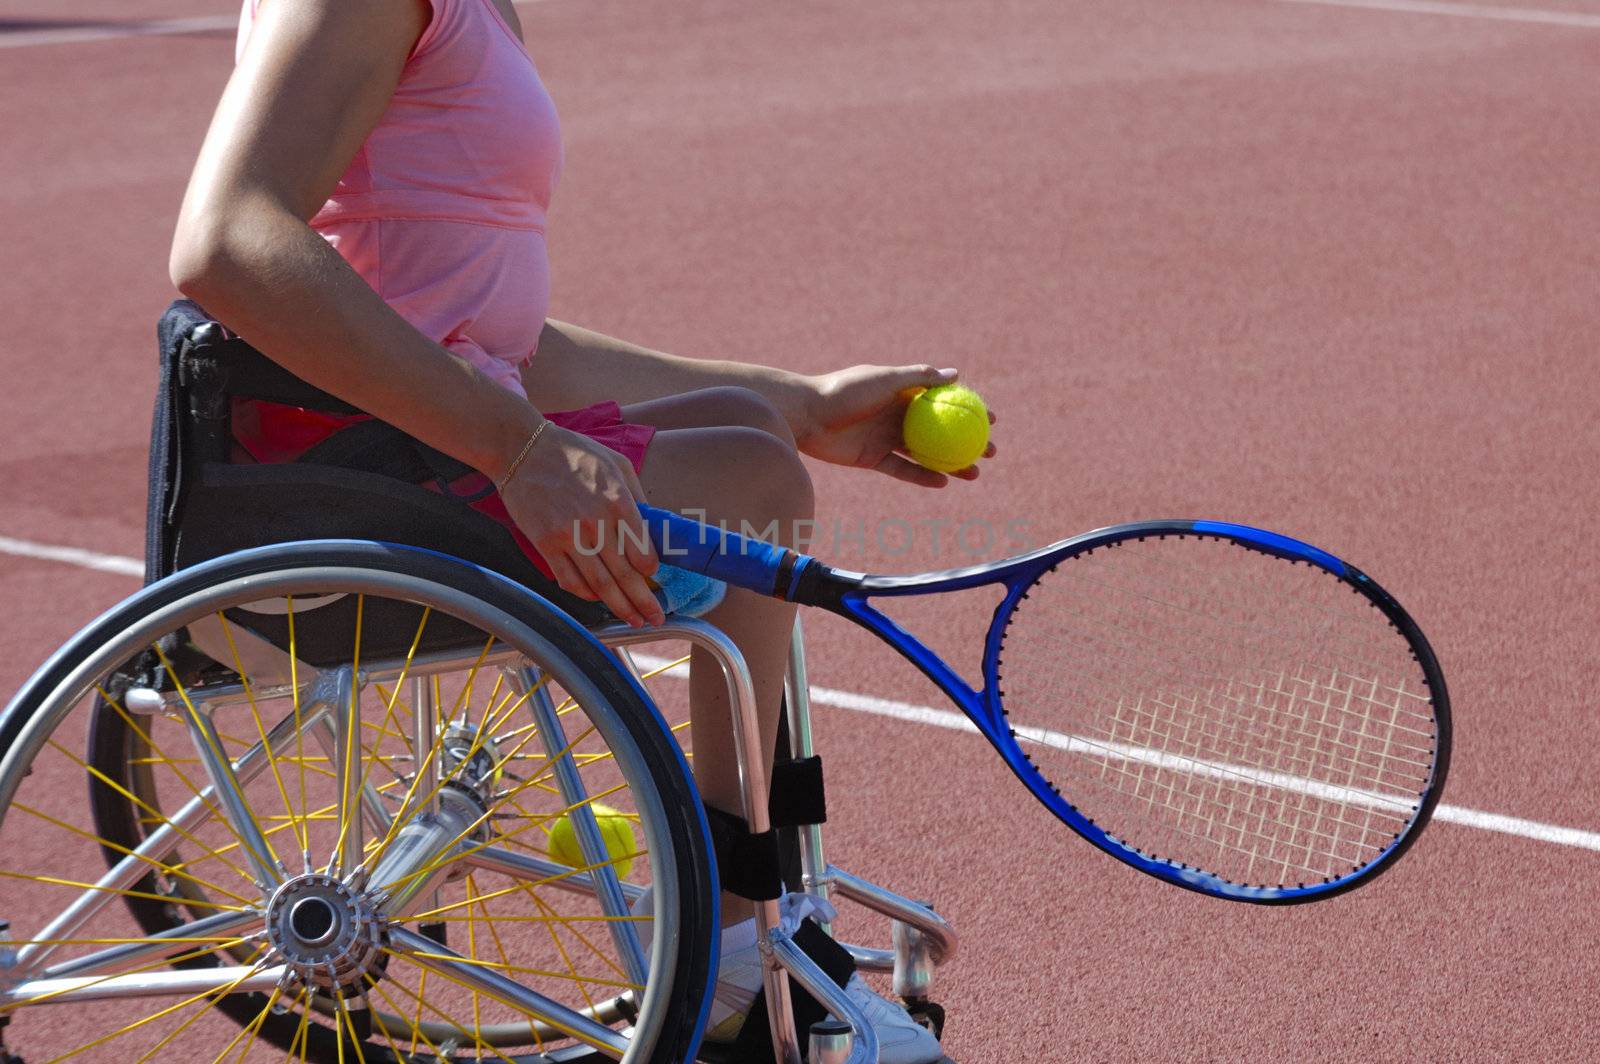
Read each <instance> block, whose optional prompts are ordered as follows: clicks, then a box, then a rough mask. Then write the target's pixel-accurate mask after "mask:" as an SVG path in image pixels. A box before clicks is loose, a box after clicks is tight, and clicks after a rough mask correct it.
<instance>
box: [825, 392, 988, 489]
mask: <svg viewBox="0 0 1600 1064" xmlns="http://www.w3.org/2000/svg"><path fill="white" fill-rule="evenodd" d="M956 376H957V372H956V371H955V370H953V369H935V368H933V367H932V366H852V367H850V368H849V369H841V370H837V371H835V372H833V373H824V374H821V375H819V376H816V377H809V378H807V379H806V383H807V385H808V386H809V388H808V390H809V391H810V392H811V394H810V395H809V396H808V397H807V402H806V404H805V409H806V414H805V418H804V423H803V424H800V425H796V426H795V441H796V443H797V445H798V446H799V448H800V450H801V451H803V452H804V453H806V454H808V455H810V456H811V457H812V458H816V459H820V460H821V461H824V462H832V463H833V464H835V465H842V466H851V467H854V468H857V469H876V470H878V471H879V472H880V473H887V474H888V475H889V476H892V477H894V478H895V479H897V480H904V481H906V482H907V483H909V484H920V485H922V486H923V487H928V488H941V487H943V486H944V485H945V483H946V481H947V480H948V479H949V477H947V476H946V475H945V474H943V473H936V472H934V471H933V470H931V469H925V468H923V467H922V466H920V465H918V464H917V463H916V462H913V461H912V460H911V459H910V458H907V457H905V441H904V440H903V439H902V435H901V424H902V422H903V421H904V420H905V411H906V404H907V403H908V402H910V401H911V397H912V396H913V395H915V394H916V389H919V388H931V387H933V386H934V385H935V384H949V383H950V382H951V381H954V380H955V379H956ZM989 423H990V424H993V423H994V413H993V412H992V411H991V412H990V414H989ZM983 456H984V457H985V458H992V457H993V456H994V445H993V444H990V445H989V447H988V449H987V450H985V451H984V453H983ZM950 476H954V477H958V478H960V479H962V480H976V479H977V476H978V467H977V466H975V465H974V466H968V467H967V468H966V469H963V470H961V471H960V472H957V473H952V474H950Z"/></svg>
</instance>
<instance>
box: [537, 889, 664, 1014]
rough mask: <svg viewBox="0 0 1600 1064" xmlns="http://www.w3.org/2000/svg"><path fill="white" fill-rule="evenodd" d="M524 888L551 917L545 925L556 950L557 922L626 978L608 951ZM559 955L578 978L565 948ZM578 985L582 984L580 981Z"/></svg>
mask: <svg viewBox="0 0 1600 1064" xmlns="http://www.w3.org/2000/svg"><path fill="white" fill-rule="evenodd" d="M524 890H525V891H526V892H527V895H528V898H529V900H531V901H532V902H533V904H534V905H536V906H538V907H539V909H540V911H542V912H544V913H547V914H548V915H549V916H550V917H551V919H552V921H553V922H552V923H549V924H546V925H545V926H546V927H548V928H549V930H550V938H551V939H552V940H553V941H555V943H556V948H557V949H558V950H559V949H561V941H560V939H559V938H558V937H557V935H556V924H558V923H559V924H560V925H561V926H562V927H565V928H566V930H567V933H568V934H569V935H571V936H572V937H573V938H576V939H577V940H578V941H579V942H581V943H583V946H584V948H585V949H587V950H588V951H589V952H590V953H593V954H594V955H595V956H596V957H597V958H599V960H600V962H601V963H602V964H604V965H605V966H606V967H607V968H610V969H611V970H612V971H614V972H616V973H617V976H618V978H621V979H627V978H628V973H627V972H625V971H623V970H622V967H621V965H619V964H617V962H616V961H615V960H613V959H612V958H611V955H610V954H609V953H607V952H606V951H605V950H602V949H600V948H599V947H598V946H596V945H595V944H594V943H593V942H591V941H590V940H589V936H587V935H585V934H584V933H583V932H582V931H580V930H578V929H577V928H576V927H573V926H572V925H571V924H569V923H568V922H567V921H566V920H565V919H564V918H563V917H562V916H561V914H560V913H558V912H556V910H555V909H554V908H553V907H552V906H551V905H550V903H549V902H547V901H545V900H544V899H543V898H541V897H539V895H538V894H537V893H536V892H535V891H534V890H533V888H531V887H525V888H524ZM561 957H562V959H563V960H566V961H567V967H569V968H572V975H573V978H578V969H577V968H576V967H574V966H573V964H572V961H571V960H570V959H568V958H567V954H566V951H565V950H562V953H561ZM579 985H580V986H582V984H581V983H580V984H579ZM635 989H639V990H643V989H644V988H643V987H636V988H635ZM587 996H588V995H585V997H587Z"/></svg>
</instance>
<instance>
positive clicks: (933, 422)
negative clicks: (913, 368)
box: [901, 384, 989, 473]
mask: <svg viewBox="0 0 1600 1064" xmlns="http://www.w3.org/2000/svg"><path fill="white" fill-rule="evenodd" d="M901 433H902V434H903V436H904V437H905V442H906V452H907V453H908V454H910V455H911V457H912V458H913V459H914V460H915V461H916V462H917V464H918V465H922V466H926V467H927V468H929V469H933V470H937V471H938V472H940V473H955V472H957V471H959V470H962V469H965V468H967V467H968V466H969V465H971V464H972V463H974V462H976V461H977V460H978V459H979V458H982V457H983V452H984V450H985V449H987V448H988V446H989V408H988V407H986V406H984V405H983V400H982V399H980V398H978V393H977V392H975V391H973V390H972V389H971V388H966V387H963V386H961V385H959V384H937V385H934V386H933V387H932V388H927V389H925V390H923V391H921V392H919V393H917V395H916V397H915V398H914V399H912V400H911V402H910V403H909V404H907V406H906V419H905V424H904V425H903V427H902V428H901Z"/></svg>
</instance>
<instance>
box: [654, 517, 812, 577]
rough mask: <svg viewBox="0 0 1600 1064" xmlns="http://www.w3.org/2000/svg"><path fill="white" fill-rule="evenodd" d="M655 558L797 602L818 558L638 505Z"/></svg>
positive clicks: (664, 562)
mask: <svg viewBox="0 0 1600 1064" xmlns="http://www.w3.org/2000/svg"><path fill="white" fill-rule="evenodd" d="M639 513H640V514H642V515H643V516H644V521H645V525H646V527H648V528H649V530H650V540H651V542H653V543H654V544H655V548H656V554H657V555H658V556H659V557H660V558H661V561H662V563H663V564H665V565H675V566H677V567H678V568H680V569H688V570H691V571H692V572H696V573H704V574H705V575H706V576H709V577H711V578H713V579H715V580H721V581H723V582H725V583H729V584H732V585H734V586H735V587H742V588H745V589H747V590H750V591H755V592H758V593H759V594H762V595H773V596H775V597H777V598H782V599H790V600H793V599H794V596H795V591H796V587H797V585H798V582H799V579H800V574H801V573H802V572H803V571H804V570H805V568H806V566H808V565H811V564H812V563H813V559H812V558H810V557H809V556H807V555H804V554H798V553H796V552H795V551H792V550H790V549H789V548H787V547H779V546H776V545H774V544H771V543H765V542H763V541H761V540H759V539H751V538H750V537H749V536H741V535H739V533H737V532H730V531H729V530H727V529H725V528H720V527H718V526H716V525H707V524H702V523H701V522H699V521H695V520H691V519H690V518H687V517H682V516H680V515H678V514H675V513H672V512H671V511H670V510H662V509H658V508H657V507H654V506H645V505H643V504H641V505H640V506H639Z"/></svg>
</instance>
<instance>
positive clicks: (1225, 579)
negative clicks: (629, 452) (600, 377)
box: [642, 507, 1450, 903]
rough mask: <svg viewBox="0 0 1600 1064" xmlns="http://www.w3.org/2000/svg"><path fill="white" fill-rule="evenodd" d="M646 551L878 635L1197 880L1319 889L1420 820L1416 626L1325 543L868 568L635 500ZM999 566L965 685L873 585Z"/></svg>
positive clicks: (1053, 806)
mask: <svg viewBox="0 0 1600 1064" xmlns="http://www.w3.org/2000/svg"><path fill="white" fill-rule="evenodd" d="M642 509H643V511H644V514H645V519H646V523H647V524H648V525H649V527H650V529H651V534H652V537H653V538H654V540H655V544H656V547H657V550H658V552H659V553H660V555H661V557H662V559H663V560H664V561H666V562H668V563H670V564H673V565H678V566H681V567H683V568H687V569H693V570H696V571H699V572H703V573H705V574H706V575H708V576H712V577H715V578H717V579H720V580H724V581H727V582H728V583H730V584H733V585H735V586H738V587H743V588H748V589H750V590H753V591H757V592H760V593H762V594H768V595H775V596H777V597H779V598H784V599H788V600H790V601H793V602H797V603H800V604H802V605H806V606H814V607H820V608H822V609H826V610H829V611H831V612H833V613H835V614H838V615H839V616H841V617H846V618H848V619H850V620H851V621H853V622H855V623H856V624H858V625H860V626H861V627H862V628H865V629H866V630H867V631H869V632H872V633H874V634H875V635H877V636H878V637H879V638H881V639H883V640H884V641H885V642H886V643H888V644H889V645H890V646H892V647H894V648H895V650H897V651H899V652H900V653H901V654H902V655H904V656H905V657H906V658H907V659H908V660H909V661H910V662H911V663H912V664H913V665H915V666H916V667H917V668H918V669H920V670H921V671H922V672H923V673H924V674H926V675H927V677H928V678H929V679H930V680H932V681H933V682H934V683H935V684H936V685H937V686H938V687H939V688H940V689H941V690H942V691H944V693H945V694H946V695H947V696H948V697H949V698H950V700H951V701H952V702H954V703H955V704H956V705H957V706H959V707H960V709H961V710H962V712H964V713H965V714H966V715H967V717H968V718H970V719H971V721H972V723H973V724H974V725H975V726H976V727H977V729H978V730H979V731H980V732H981V733H982V734H983V735H984V736H985V737H986V738H987V739H988V740H989V742H990V743H991V744H993V746H994V748H995V749H996V750H997V751H999V753H1000V756H1001V757H1003V758H1004V759H1005V761H1006V764H1008V765H1009V766H1010V767H1011V770H1012V771H1013V772H1014V773H1016V775H1017V778H1018V779H1020V780H1021V781H1022V782H1023V784H1024V785H1026V786H1027V788H1028V790H1029V791H1030V792H1031V793H1032V794H1033V795H1034V797H1035V798H1037V799H1038V800H1039V801H1040V802H1042V803H1043V804H1044V806H1045V807H1046V808H1047V809H1049V810H1050V811H1051V812H1052V813H1054V814H1055V815H1056V816H1057V817H1058V818H1060V819H1061V820H1062V821H1063V822H1064V823H1066V824H1067V825H1068V826H1069V827H1071V828H1072V829H1073V830H1075V831H1076V832H1078V834H1080V835H1082V836H1083V837H1084V838H1085V839H1088V840H1089V841H1090V842H1092V843H1094V844H1095V845H1096V846H1098V847H1100V849H1102V850H1104V851H1105V852H1107V853H1109V854H1111V855H1112V856H1113V857H1116V858H1118V859H1119V860H1122V861H1125V862H1126V863H1128V864H1130V865H1132V866H1133V867H1135V868H1137V869H1139V870H1140V871H1142V872H1146V873H1148V874H1150V875H1153V876H1156V877H1157V878H1159V879H1164V880H1166V881H1168V882H1170V883H1175V884H1177V885H1178V886H1181V887H1186V888H1188V889H1190V890H1196V891H1200V892H1202V893H1205V894H1211V895H1215V896H1218V897H1223V898H1231V899H1236V900H1241V901H1250V902H1261V903H1292V902H1304V901H1312V900H1315V899H1319V898H1327V897H1331V896H1333V895H1335V894H1338V893H1340V892H1342V891H1345V890H1349V889H1350V888H1352V887H1355V886H1357V885H1359V884H1361V883H1364V882H1366V881H1368V880H1370V879H1372V878H1374V877H1375V876H1377V875H1378V874H1379V873H1380V872H1382V871H1383V870H1384V869H1386V868H1388V867H1389V866H1391V865H1392V864H1393V863H1394V862H1395V860H1396V859H1397V858H1398V857H1399V856H1400V855H1401V854H1402V853H1404V852H1405V850H1406V848H1407V847H1408V846H1410V845H1411V843H1412V842H1413V841H1415V839H1416V837H1417V835H1418V834H1419V833H1420V832H1421V831H1422V829H1423V827H1424V826H1426V824H1427V823H1428V819H1429V816H1430V815H1431V814H1432V811H1433V807H1434V805H1435V804H1436V803H1437V802H1438V799H1439V793H1440V790H1441V788H1442V787H1443V785H1444V780H1445V773H1446V769H1447V767H1448V765H1449V759H1450V708H1449V706H1450V703H1449V697H1448V695H1447V694H1446V691H1445V684H1444V677H1443V675H1442V674H1441V673H1440V670H1439V665H1438V662H1437V661H1436V659H1435V658H1434V655H1433V651H1432V650H1431V648H1430V647H1429V646H1428V642H1427V640H1426V639H1425V638H1424V637H1423V634H1422V632H1421V631H1420V630H1419V629H1418V627H1417V626H1416V624H1415V623H1414V622H1413V621H1412V620H1411V618H1410V617H1409V616H1408V615H1407V614H1406V612H1405V611H1404V610H1403V609H1401V607H1400V605H1399V603H1398V602H1396V601H1395V600H1394V599H1393V598H1392V597H1391V596H1390V595H1389V594H1388V593H1387V592H1385V591H1384V590H1383V589H1382V588H1381V587H1379V586H1378V584H1377V583H1376V582H1375V581H1373V580H1372V579H1371V578H1370V577H1368V576H1367V575H1366V574H1364V573H1362V572H1361V571H1360V570H1358V569H1356V568H1355V567H1354V566H1351V565H1348V564H1346V563H1345V562H1343V561H1340V560H1339V559H1338V558H1336V557H1334V556H1333V555H1331V554H1328V553H1327V552H1326V551H1322V550H1318V549H1317V548H1315V547H1312V546H1308V545H1306V544H1304V543H1301V542H1299V541H1297V540H1293V539H1290V538H1288V537H1286V536H1280V535H1277V534H1275V533H1272V532H1263V531H1261V530H1259V529H1254V528H1248V527H1245V526H1243V525H1234V524H1225V523H1222V522H1217V521H1147V522H1141V523H1138V524H1127V525H1117V526H1115V527H1112V528H1104V529H1100V530H1098V531H1095V532H1090V533H1087V534H1085V535H1081V536H1077V537H1075V538H1073V539H1068V540H1063V541H1062V542H1060V543H1056V544H1054V545H1053V546H1049V547H1044V548H1041V549H1039V550H1035V551H1033V552H1031V553H1028V554H1024V555H1021V556H1019V557H1016V558H1011V559H1008V560H1006V561H1000V562H994V563H992V564H988V565H979V566H974V567H971V568H965V569H954V570H950V571H948V572H937V573H926V574H923V575H920V576H869V575H866V574H863V573H853V572H845V571H842V570H838V569H834V568H832V567H830V566H827V565H824V564H823V563H822V562H819V561H818V560H816V559H815V558H812V557H810V556H807V555H804V554H798V553H796V552H794V551H792V550H787V549H784V548H782V547H776V546H773V545H771V544H767V543H764V542H761V541H759V540H754V539H749V538H746V537H743V536H739V535H737V534H736V533H732V532H729V531H727V530H724V529H719V528H715V527H712V526H709V525H704V524H701V523H699V522H696V521H691V520H689V519H687V518H684V517H680V516H678V515H676V514H672V513H669V512H667V511H664V510H659V509H655V508H653V507H643V508H642ZM987 585H996V586H998V587H999V588H1002V589H1003V590H1004V596H1003V598H1002V600H1001V602H1000V604H999V606H997V607H996V608H995V611H994V617H993V619H992V620H991V622H990V623H989V627H988V631H987V634H986V636H985V638H984V645H983V654H982V679H983V687H982V689H974V688H973V687H972V686H970V685H969V684H968V683H967V682H966V680H964V679H963V678H962V677H961V676H960V675H959V674H958V673H957V672H956V670H955V669H953V668H952V667H951V666H950V665H948V664H946V662H945V661H944V660H942V659H941V658H939V657H938V656H937V655H936V654H935V653H934V652H933V651H931V650H930V649H929V648H928V647H927V646H926V645H925V644H924V643H923V642H922V641H921V640H919V639H918V638H917V637H916V636H914V635H912V634H911V633H910V632H908V631H906V630H905V629H903V628H901V627H900V626H899V625H898V624H897V623H896V622H895V621H893V620H891V619H890V618H889V617H887V616H885V615H884V614H883V613H882V612H880V610H879V609H878V608H877V607H876V606H875V605H874V600H880V599H889V598H896V597H901V596H908V595H940V594H945V593H948V592H954V591H961V590H965V589H969V588H976V587H982V586H987Z"/></svg>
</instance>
